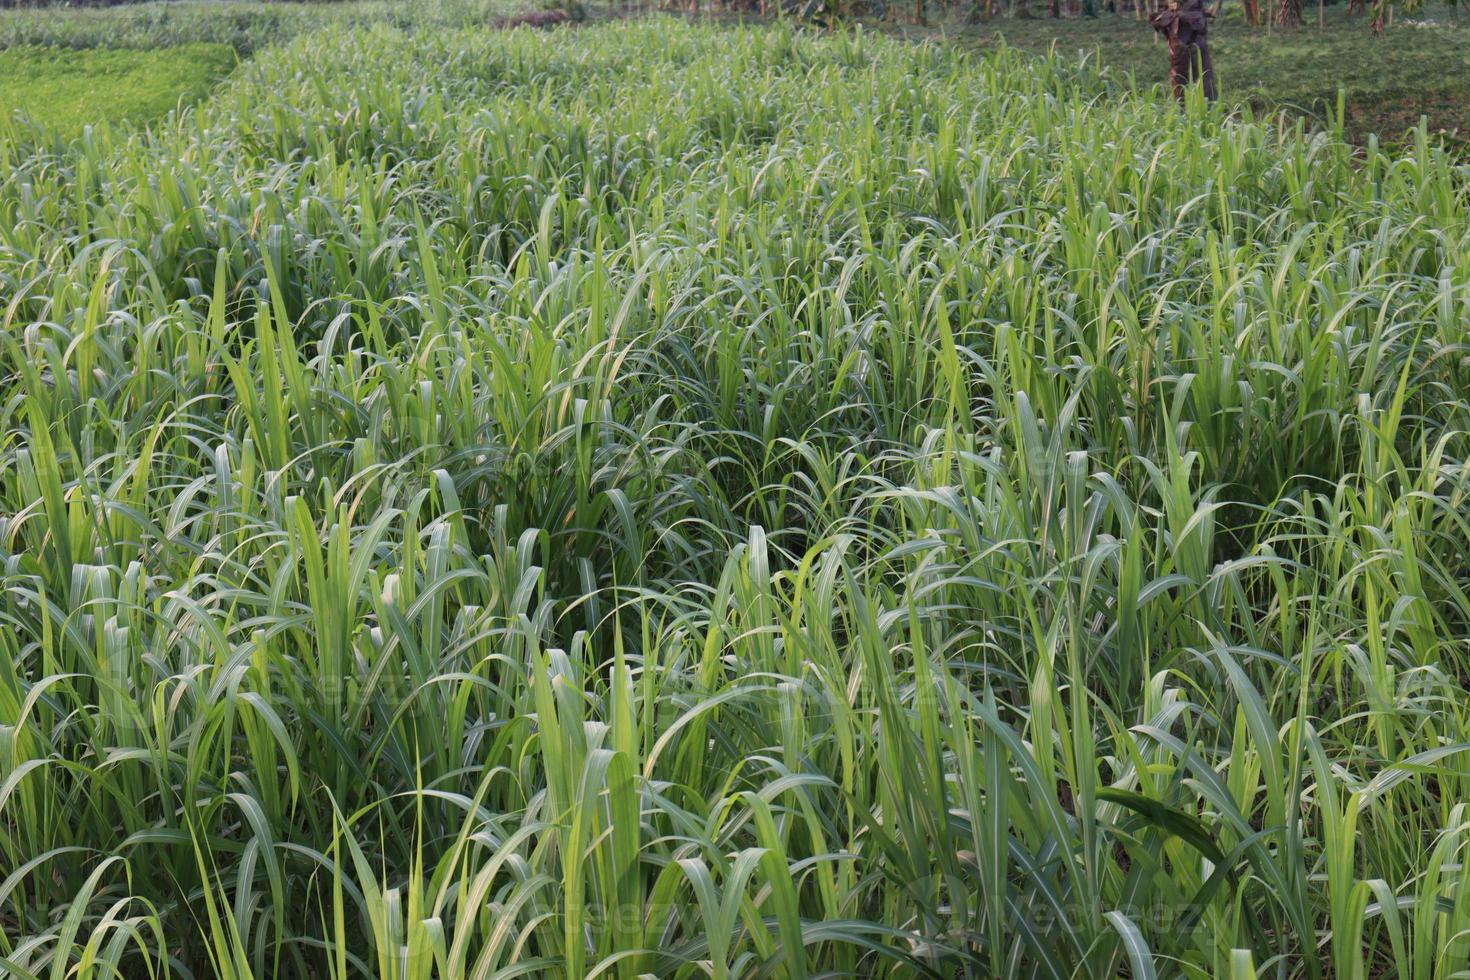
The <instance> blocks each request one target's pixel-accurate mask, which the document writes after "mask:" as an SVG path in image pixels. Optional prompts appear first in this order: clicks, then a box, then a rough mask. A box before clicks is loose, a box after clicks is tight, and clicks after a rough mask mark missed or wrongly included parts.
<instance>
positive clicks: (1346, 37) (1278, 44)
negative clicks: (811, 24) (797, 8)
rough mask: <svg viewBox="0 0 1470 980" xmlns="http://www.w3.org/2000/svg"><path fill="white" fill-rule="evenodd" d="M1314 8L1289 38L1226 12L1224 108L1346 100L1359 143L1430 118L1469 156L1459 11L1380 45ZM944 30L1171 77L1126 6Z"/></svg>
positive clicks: (1218, 27) (1296, 107) (1231, 9)
mask: <svg viewBox="0 0 1470 980" xmlns="http://www.w3.org/2000/svg"><path fill="white" fill-rule="evenodd" d="M1313 6H1314V5H1310V4H1309V5H1308V9H1307V10H1306V11H1305V13H1304V16H1305V19H1306V21H1307V23H1306V24H1305V25H1304V26H1302V27H1296V28H1286V29H1283V28H1279V27H1278V28H1272V29H1262V28H1253V27H1249V26H1247V25H1246V24H1245V23H1244V21H1243V18H1242V17H1241V13H1240V9H1239V8H1238V7H1237V6H1235V5H1233V4H1232V5H1230V6H1228V7H1226V8H1225V9H1224V10H1223V11H1222V13H1221V16H1220V17H1219V19H1218V21H1217V22H1216V23H1215V24H1214V25H1213V26H1212V28H1211V31H1210V34H1211V39H1210V46H1211V48H1212V50H1213V52H1214V60H1215V62H1216V63H1217V66H1218V67H1217V72H1218V74H1219V77H1220V82H1221V85H1222V86H1223V97H1224V99H1225V100H1226V102H1227V103H1228V104H1232V105H1239V104H1244V105H1249V106H1252V107H1254V108H1255V109H1256V110H1257V111H1258V112H1259V111H1261V110H1266V111H1269V110H1272V109H1275V108H1284V109H1287V110H1288V111H1290V112H1292V113H1294V114H1298V115H1302V116H1304V117H1306V118H1308V119H1311V120H1312V121H1314V122H1315V123H1317V124H1319V125H1330V123H1331V120H1332V117H1333V116H1334V114H1335V113H1336V112H1337V109H1338V97H1339V92H1340V93H1341V95H1342V99H1343V108H1344V110H1345V119H1344V122H1345V125H1346V131H1347V135H1348V137H1349V138H1350V139H1352V140H1353V141H1355V142H1358V143H1364V142H1366V141H1367V140H1368V139H1370V138H1372V137H1373V136H1375V135H1376V136H1377V137H1378V138H1379V139H1380V141H1383V142H1387V143H1393V144H1396V145H1400V146H1401V145H1402V143H1401V141H1402V140H1403V138H1404V134H1405V133H1407V132H1409V131H1410V130H1412V129H1414V128H1415V127H1416V126H1417V125H1418V124H1419V119H1420V117H1421V116H1423V117H1425V118H1426V121H1427V124H1428V127H1429V131H1430V133H1431V134H1433V135H1436V136H1437V137H1438V138H1439V139H1441V140H1444V141H1446V142H1447V143H1448V145H1450V146H1451V147H1453V148H1454V149H1455V151H1456V152H1457V153H1458V154H1459V156H1460V157H1461V159H1470V16H1467V15H1466V14H1465V12H1464V11H1463V9H1462V8H1460V7H1450V8H1446V7H1429V6H1425V7H1422V8H1421V9H1420V10H1418V11H1415V12H1413V13H1400V14H1399V15H1398V17H1399V19H1398V26H1396V27H1393V28H1390V29H1389V30H1387V31H1386V32H1385V33H1384V34H1383V35H1382V36H1379V37H1374V36H1373V35H1372V34H1370V33H1369V31H1368V29H1367V26H1366V24H1365V20H1366V17H1365V16H1356V17H1354V16H1351V15H1349V14H1348V13H1347V10H1346V5H1345V4H1342V3H1335V4H1333V5H1332V6H1329V7H1325V8H1323V9H1321V10H1320V11H1319V10H1317V9H1313ZM1319 16H1320V18H1321V21H1322V24H1321V26H1320V27H1319V26H1318V23H1317V21H1318V17H1319ZM905 30H906V31H907V32H908V33H910V34H918V33H921V32H920V31H918V30H917V29H913V28H906V29H905ZM941 30H942V32H943V33H945V34H948V35H949V36H951V37H953V38H954V39H955V40H956V41H957V42H958V43H960V44H963V45H967V46H970V47H974V48H976V49H978V50H982V51H984V50H989V49H991V48H993V47H995V46H996V45H997V44H1000V43H1002V42H1003V43H1005V44H1008V45H1011V46H1014V47H1018V48H1021V49H1022V50H1025V51H1031V52H1034V53H1037V54H1045V53H1046V52H1047V51H1049V50H1051V49H1053V48H1055V50H1056V51H1057V53H1058V54H1060V55H1063V56H1069V55H1070V56H1074V57H1077V56H1080V57H1086V58H1090V59H1092V60H1094V61H1095V62H1096V63H1097V64H1098V65H1099V66H1100V67H1101V68H1103V69H1105V70H1107V71H1111V72H1114V73H1117V74H1119V75H1128V74H1131V75H1132V76H1134V77H1135V78H1136V79H1137V80H1138V81H1139V82H1140V83H1141V84H1142V85H1144V86H1147V85H1151V84H1153V83H1156V82H1162V81H1163V80H1164V78H1165V73H1166V72H1165V68H1166V58H1167V53H1166V51H1167V48H1166V45H1165V43H1164V42H1163V40H1162V39H1161V38H1158V37H1156V36H1155V34H1154V32H1153V31H1152V30H1150V29H1149V28H1148V25H1147V24H1146V23H1140V22H1139V21H1138V20H1137V19H1136V17H1135V15H1134V12H1133V11H1132V10H1131V9H1129V10H1127V11H1126V12H1124V13H1123V14H1121V15H1117V14H1110V13H1107V12H1106V11H1105V12H1103V13H1102V14H1101V15H1100V16H1099V17H1098V18H1097V19H1095V20H1090V19H1086V18H1061V19H1052V18H1047V17H1035V18H1032V19H1030V20H1024V19H1005V20H1002V19H996V20H992V21H990V22H988V23H982V24H966V23H962V22H956V23H944V24H942V25H941ZM1368 66H1371V68H1369V67H1368Z"/></svg>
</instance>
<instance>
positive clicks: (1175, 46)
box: [1149, 0, 1215, 102]
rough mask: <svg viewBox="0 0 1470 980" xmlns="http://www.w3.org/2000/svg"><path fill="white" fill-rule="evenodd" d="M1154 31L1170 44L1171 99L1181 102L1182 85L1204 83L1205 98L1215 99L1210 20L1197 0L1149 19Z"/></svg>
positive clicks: (1191, 0) (1161, 12)
mask: <svg viewBox="0 0 1470 980" xmlns="http://www.w3.org/2000/svg"><path fill="white" fill-rule="evenodd" d="M1149 23H1150V24H1152V25H1153V28H1154V30H1156V31H1158V32H1159V33H1160V34H1162V35H1164V37H1165V38H1167V39H1168V41H1169V84H1170V85H1171V86H1173V88H1174V98H1176V99H1178V100H1179V101H1180V102H1183V101H1184V86H1185V85H1188V84H1192V83H1194V82H1203V83H1204V87H1205V98H1207V99H1210V100H1211V101H1214V99H1215V69H1214V68H1213V66H1211V64H1210V45H1209V42H1208V41H1207V40H1206V35H1207V34H1208V33H1209V30H1210V26H1209V17H1208V15H1206V13H1205V11H1204V7H1203V5H1202V4H1201V3H1200V2H1199V0H1190V2H1188V3H1186V5H1185V6H1183V7H1181V8H1180V9H1178V10H1161V11H1159V12H1158V13H1156V14H1154V15H1153V16H1152V17H1150V18H1149Z"/></svg>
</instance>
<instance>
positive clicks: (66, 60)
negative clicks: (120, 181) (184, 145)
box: [0, 43, 237, 139]
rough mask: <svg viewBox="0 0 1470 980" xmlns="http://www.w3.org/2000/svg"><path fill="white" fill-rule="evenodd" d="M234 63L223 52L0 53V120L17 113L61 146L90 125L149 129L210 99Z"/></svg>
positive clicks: (197, 47) (217, 48) (208, 47)
mask: <svg viewBox="0 0 1470 980" xmlns="http://www.w3.org/2000/svg"><path fill="white" fill-rule="evenodd" d="M236 63H237V59H236V56H235V52H234V50H233V49H231V48H229V47H227V46H225V45H222V44H199V43H196V44H186V45H182V46H179V47H170V48H157V49H145V50H129V49H119V48H92V49H87V50H80V51H78V50H68V49H63V48H44V47H16V48H9V49H7V50H3V51H0V118H3V119H9V118H10V116H11V115H12V114H13V113H15V112H16V111H17V110H19V111H20V112H21V113H23V114H24V116H25V117H26V118H27V121H28V122H31V123H39V124H41V125H44V126H45V127H46V128H47V130H48V131H49V132H50V133H52V134H54V135H56V136H58V137H61V138H63V139H64V138H66V137H71V136H77V135H79V134H80V133H81V132H82V131H83V130H84V129H85V128H86V127H87V126H89V125H100V124H102V123H119V122H121V123H131V122H147V121H149V120H152V119H156V118H158V117H160V116H163V115H165V114H167V113H168V112H169V111H170V110H172V109H175V108H177V107H178V106H179V105H180V104H181V103H189V102H193V101H196V100H198V99H201V98H203V97H204V96H206V95H208V94H209V92H210V91H211V89H213V88H214V86H215V84H216V83H217V82H218V81H219V80H220V79H222V78H224V76H226V75H228V74H229V73H230V72H231V71H232V70H233V69H234V67H235V65H236Z"/></svg>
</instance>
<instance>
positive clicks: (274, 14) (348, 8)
mask: <svg viewBox="0 0 1470 980" xmlns="http://www.w3.org/2000/svg"><path fill="white" fill-rule="evenodd" d="M520 6H521V5H520V4H518V3H515V2H512V0H412V2H411V3H405V2H401V0H355V2H352V3H270V2H263V0H167V2H144V3H128V4H123V5H120V6H115V7H81V8H67V9H64V10H59V9H56V8H53V7H43V8H40V9H22V10H0V49H3V48H10V47H19V46H43V47H59V48H138V49H148V48H164V47H176V46H179V45H185V44H197V43H205V44H228V45H229V46H230V47H232V48H234V49H235V50H236V51H237V52H239V53H240V55H241V56H242V57H244V56H248V55H250V54H252V53H254V52H255V51H257V50H259V49H261V48H264V47H267V46H269V45H271V44H276V43H279V42H282V41H286V40H289V39H291V38H294V37H296V36H298V35H301V34H306V33H310V32H311V31H315V30H321V29H322V28H324V27H327V26H331V25H359V26H366V25H373V24H380V25H387V26H391V27H396V28H398V29H400V30H406V31H407V30H415V29H420V28H443V27H467V26H472V25H475V24H483V23H487V22H489V21H492V20H494V19H495V18H496V17H498V16H502V15H505V14H507V13H513V12H515V11H516V10H518V9H519V8H520Z"/></svg>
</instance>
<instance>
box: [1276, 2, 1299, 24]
mask: <svg viewBox="0 0 1470 980" xmlns="http://www.w3.org/2000/svg"><path fill="white" fill-rule="evenodd" d="M1301 23H1302V0H1277V4H1276V26H1277V27H1300V26H1301Z"/></svg>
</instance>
